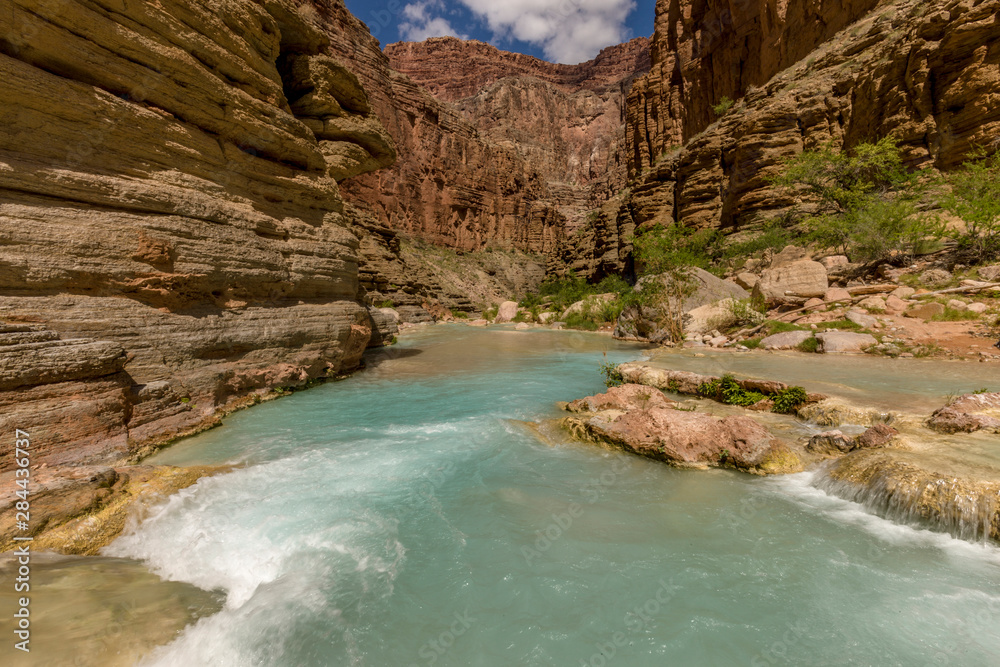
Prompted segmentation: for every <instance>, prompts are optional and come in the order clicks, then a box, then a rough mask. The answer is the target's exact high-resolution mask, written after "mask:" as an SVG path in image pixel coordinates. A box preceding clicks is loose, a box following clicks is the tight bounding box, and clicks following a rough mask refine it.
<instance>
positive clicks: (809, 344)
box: [795, 336, 819, 353]
mask: <svg viewBox="0 0 1000 667" xmlns="http://www.w3.org/2000/svg"><path fill="white" fill-rule="evenodd" d="M795 349H796V350H798V351H799V352H810V353H815V352H819V339H818V338H816V337H815V336H812V337H811V338H806V339H805V340H804V341H802V342H801V343H799V344H798V345H796V346H795Z"/></svg>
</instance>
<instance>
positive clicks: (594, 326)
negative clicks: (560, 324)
mask: <svg viewBox="0 0 1000 667" xmlns="http://www.w3.org/2000/svg"><path fill="white" fill-rule="evenodd" d="M563 321H564V322H565V323H566V328H567V329H580V330H582V331H597V330H598V329H600V328H601V324H600V322H597V321H595V320H594V318H593V317H591V316H590V314H589V313H587V312H582V313H570V314H569V315H567V316H566V318H565V319H564V320H563Z"/></svg>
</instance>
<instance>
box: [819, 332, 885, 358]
mask: <svg viewBox="0 0 1000 667" xmlns="http://www.w3.org/2000/svg"><path fill="white" fill-rule="evenodd" d="M816 338H817V340H819V351H820V352H824V353H826V354H849V353H852V352H864V350H865V348H867V347H871V346H872V345H876V344H878V341H877V340H875V337H874V336H870V335H868V334H859V333H852V332H850V331H824V332H822V333H818V334H816Z"/></svg>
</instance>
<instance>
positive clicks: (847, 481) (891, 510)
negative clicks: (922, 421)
mask: <svg viewBox="0 0 1000 667" xmlns="http://www.w3.org/2000/svg"><path fill="white" fill-rule="evenodd" d="M812 485H813V486H814V487H816V488H818V489H820V490H821V491H824V492H825V493H828V494H830V495H832V496H836V497H838V498H842V499H844V500H849V501H852V502H856V503H858V504H860V505H862V506H864V507H865V509H867V510H868V511H869V512H871V513H873V514H875V515H877V516H881V517H883V518H885V519H888V520H890V521H893V522H895V523H900V524H906V525H911V526H918V527H922V528H930V529H931V530H936V531H939V532H945V533H948V534H950V535H951V536H952V537H955V538H958V539H961V540H966V541H968V542H988V541H990V540H998V541H1000V485H998V484H996V483H988V482H977V481H971V480H966V479H961V478H957V477H950V476H944V475H938V474H936V473H933V472H929V471H926V470H923V469H921V468H918V467H916V466H913V465H909V464H906V463H901V462H898V461H894V460H892V459H891V458H889V457H888V456H875V457H871V456H869V457H852V456H848V457H845V458H843V459H839V460H837V461H832V462H830V463H828V464H826V466H825V467H824V468H822V469H821V470H820V471H818V472H817V474H816V476H815V477H814V478H813V482H812Z"/></svg>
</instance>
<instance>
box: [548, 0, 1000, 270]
mask: <svg viewBox="0 0 1000 667" xmlns="http://www.w3.org/2000/svg"><path fill="white" fill-rule="evenodd" d="M724 97H728V98H730V99H731V100H734V102H735V103H734V104H733V105H732V106H731V107H729V108H728V109H725V108H721V107H720V108H718V110H716V109H713V107H714V106H716V105H717V104H718V103H719V102H720V101H721V100H722V99H723V98H724ZM889 134H891V135H893V136H895V137H897V139H898V140H899V142H900V144H901V146H902V147H903V150H904V151H905V155H906V159H907V162H908V164H909V165H910V166H912V167H914V168H918V167H925V166H927V167H933V168H935V169H939V170H947V169H951V168H954V167H955V166H957V165H959V164H960V163H961V162H962V160H963V159H964V158H965V156H966V155H967V154H968V153H969V151H970V150H971V149H972V148H974V147H976V146H982V147H986V148H994V149H995V148H996V147H997V143H996V142H997V137H998V136H1000V0H947V1H945V2H937V3H927V2H921V1H919V0H897V1H895V2H881V3H877V2H875V0H856V1H852V2H847V3H822V2H818V1H813V0H804V1H802V2H795V3H778V4H775V3H773V2H765V1H763V0H760V1H758V0H743V1H738V2H733V1H730V0H694V1H693V2H688V3H680V2H677V1H676V0H660V1H659V2H658V3H657V15H656V32H655V34H654V37H653V40H652V68H651V70H650V72H649V74H647V75H646V76H644V77H642V78H640V79H638V80H637V81H636V82H635V84H634V85H633V87H632V90H631V93H630V94H629V97H628V104H627V119H626V141H627V146H628V156H629V157H628V161H629V164H628V168H629V173H630V175H631V177H632V181H631V183H630V185H631V187H630V189H629V190H628V191H626V193H625V195H626V196H624V197H623V198H622V205H621V208H620V209H619V211H618V212H617V213H614V212H608V211H605V212H604V213H603V214H602V217H601V219H600V220H598V221H597V223H598V224H597V225H596V231H597V233H595V234H593V235H591V236H590V237H588V236H582V237H579V238H573V239H567V240H566V241H565V242H564V243H563V244H561V245H560V247H559V248H558V249H557V250H556V251H555V253H553V256H554V257H556V258H557V261H553V262H550V270H555V271H560V270H561V269H560V268H559V267H560V266H561V265H571V266H576V267H581V269H583V270H586V271H589V273H587V275H591V276H594V277H599V276H600V275H602V274H603V273H605V272H606V271H607V270H609V268H610V265H609V263H608V260H610V259H612V258H613V256H614V251H616V250H617V254H618V256H619V257H622V258H627V257H628V256H629V254H630V250H631V249H630V247H629V244H628V238H627V237H619V238H617V239H615V238H614V230H615V227H616V226H617V227H618V228H620V229H621V230H623V231H624V232H625V233H628V234H630V233H631V232H632V230H633V229H634V228H635V227H636V226H639V227H642V226H649V225H652V224H657V223H662V224H673V223H680V224H684V225H686V226H689V227H714V228H720V229H724V230H730V231H732V230H738V229H739V228H741V227H742V226H744V225H747V224H751V223H755V222H758V221H761V220H766V219H769V218H773V217H775V216H779V215H781V214H783V213H786V212H788V211H790V210H791V208H792V207H793V206H795V205H796V204H797V203H798V202H797V200H796V198H794V197H793V196H790V195H789V193H787V192H784V191H781V190H778V189H776V188H773V187H772V186H771V185H770V181H769V178H770V177H771V176H773V175H775V174H777V173H778V172H779V171H780V169H781V165H782V163H783V161H784V160H786V159H787V158H789V157H791V156H794V155H796V154H798V153H800V152H801V151H803V150H807V149H812V148H818V147H820V146H822V145H825V144H832V145H833V146H834V147H838V148H840V147H843V148H850V147H851V146H854V145H856V144H858V143H860V142H863V141H870V140H875V139H878V138H880V137H883V136H886V135H889ZM615 221H625V222H626V223H627V224H624V225H623V224H621V222H615ZM588 238H593V239H594V240H593V242H591V241H589V240H588ZM602 266H603V267H605V268H603V269H601V268H599V267H602ZM617 268H618V269H619V270H625V271H627V270H628V267H627V261H622V262H620V263H619V264H618V267H617Z"/></svg>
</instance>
